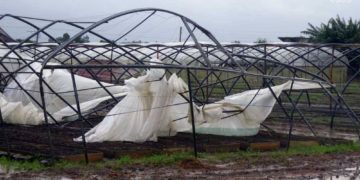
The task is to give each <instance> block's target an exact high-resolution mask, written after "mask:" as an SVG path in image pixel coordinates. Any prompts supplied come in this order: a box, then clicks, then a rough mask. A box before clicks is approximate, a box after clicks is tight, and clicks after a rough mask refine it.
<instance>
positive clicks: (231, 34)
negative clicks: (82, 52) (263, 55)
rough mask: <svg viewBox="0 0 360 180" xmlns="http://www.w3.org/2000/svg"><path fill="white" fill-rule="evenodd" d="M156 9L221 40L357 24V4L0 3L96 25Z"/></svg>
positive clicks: (348, 0)
mask: <svg viewBox="0 0 360 180" xmlns="http://www.w3.org/2000/svg"><path fill="white" fill-rule="evenodd" d="M143 7H156V8H163V9H168V10H171V11H175V12H178V13H180V14H183V15H185V16H187V17H189V18H190V19H193V20H194V21H195V22H197V23H198V24H200V25H202V26H203V27H205V28H207V29H209V30H210V31H211V32H212V33H213V34H214V35H215V37H217V39H219V40H220V41H234V40H240V41H241V42H253V41H255V40H256V39H257V38H266V39H268V40H270V41H272V42H274V41H278V39H277V37H278V36H298V35H300V31H302V30H304V29H306V28H307V26H308V25H307V23H308V22H310V23H312V24H315V25H317V24H319V23H321V22H325V21H327V20H328V19H329V18H330V17H335V16H336V15H337V14H339V15H340V16H341V17H345V18H348V17H352V18H354V19H360V10H359V8H360V0H97V1H95V0H0V14H5V13H11V14H15V15H23V16H33V17H43V18H49V19H66V20H99V19H101V18H104V17H106V16H108V15H111V14H115V13H117V12H121V11H124V10H129V9H135V8H143Z"/></svg>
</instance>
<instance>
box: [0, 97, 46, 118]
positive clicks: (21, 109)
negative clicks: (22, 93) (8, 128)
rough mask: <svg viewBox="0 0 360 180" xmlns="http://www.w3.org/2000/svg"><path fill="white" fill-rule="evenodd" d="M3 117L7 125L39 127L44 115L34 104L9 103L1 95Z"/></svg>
mask: <svg viewBox="0 0 360 180" xmlns="http://www.w3.org/2000/svg"><path fill="white" fill-rule="evenodd" d="M0 107H1V115H2V118H3V120H4V122H6V123H13V124H33V125H38V124H40V123H41V122H42V121H43V118H44V114H43V113H41V112H39V111H38V109H37V108H36V107H35V106H34V105H33V104H31V103H30V104H28V105H25V106H24V105H23V104H22V103H21V102H8V101H7V100H6V98H5V97H4V95H3V94H1V93H0Z"/></svg>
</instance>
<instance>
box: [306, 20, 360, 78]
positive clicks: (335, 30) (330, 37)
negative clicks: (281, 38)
mask: <svg viewBox="0 0 360 180" xmlns="http://www.w3.org/2000/svg"><path fill="white" fill-rule="evenodd" d="M301 33H303V34H305V35H307V36H308V37H309V41H310V42H312V43H360V21H358V20H353V19H352V18H350V19H349V20H347V21H346V20H345V19H344V18H340V17H339V15H338V16H336V18H331V19H330V20H329V21H328V22H327V23H326V24H324V23H321V24H320V26H314V25H312V24H310V23H309V28H307V29H306V30H305V31H302V32H301ZM336 50H338V51H340V52H345V51H349V49H348V48H336ZM345 56H346V57H347V59H349V61H350V65H351V66H353V67H354V68H355V69H359V68H360V50H352V51H350V52H348V53H346V54H345ZM348 73H349V74H353V73H354V72H353V71H348Z"/></svg>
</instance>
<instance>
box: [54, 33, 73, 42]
mask: <svg viewBox="0 0 360 180" xmlns="http://www.w3.org/2000/svg"><path fill="white" fill-rule="evenodd" d="M55 39H56V41H58V42H60V43H62V42H65V41H66V40H68V39H70V35H69V34H68V33H64V34H63V35H62V36H61V37H57V38H55ZM49 42H55V41H54V40H53V39H50V38H49Z"/></svg>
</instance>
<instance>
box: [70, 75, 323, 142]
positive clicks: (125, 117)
mask: <svg viewBox="0 0 360 180" xmlns="http://www.w3.org/2000/svg"><path fill="white" fill-rule="evenodd" d="M159 72H161V71H160V70H159V69H158V70H153V69H151V70H149V71H148V72H147V74H146V75H145V76H142V77H138V78H132V79H129V80H127V81H125V84H126V86H128V88H129V89H130V91H129V93H128V94H127V96H126V97H125V98H124V99H123V100H122V101H120V102H119V103H118V104H117V105H116V106H115V107H114V108H113V109H112V110H111V111H110V112H109V113H108V114H107V115H106V117H105V119H104V120H103V121H102V122H101V123H99V124H98V125H97V126H95V127H94V128H92V129H91V130H89V131H88V132H87V133H86V134H85V139H86V141H87V142H103V141H132V142H144V141H157V137H158V136H169V135H175V134H176V133H177V132H191V128H192V127H191V125H190V119H189V115H188V114H189V104H188V102H187V101H186V100H185V99H184V98H182V97H181V96H180V95H179V94H178V93H182V92H186V89H187V88H186V87H187V85H186V84H185V83H184V81H183V80H182V79H181V78H178V77H177V76H176V75H175V74H173V75H172V76H171V77H170V78H169V80H166V79H165V78H163V79H162V80H160V81H156V82H154V81H153V80H154V79H156V78H160V77H162V73H159ZM154 74H155V75H154ZM151 77H156V78H151ZM176 86H177V87H176ZM175 87H176V88H175ZM324 87H327V86H324ZM320 88H322V86H321V85H320V84H318V83H315V82H304V81H300V80H299V81H297V80H295V81H293V82H292V81H288V82H286V83H284V84H281V85H277V86H272V87H271V89H272V91H273V92H274V93H275V95H276V97H279V96H280V94H281V92H282V91H285V90H289V89H293V90H305V89H320ZM185 96H186V95H185ZM160 102H161V103H160ZM275 103H276V98H275V97H274V96H273V94H272V92H271V90H270V89H269V88H264V89H257V90H248V91H244V92H242V93H238V94H234V95H231V96H226V97H225V98H224V99H223V100H221V101H218V102H215V103H212V104H206V105H204V106H196V105H195V104H194V107H195V109H194V115H195V123H196V132H197V133H202V134H215V135H224V136H251V135H255V134H257V133H258V131H259V129H260V124H261V123H262V122H263V121H264V120H265V119H266V118H267V117H268V116H269V114H270V113H271V111H272V109H273V107H274V105H275ZM75 141H82V139H81V137H79V138H76V139H75Z"/></svg>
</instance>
